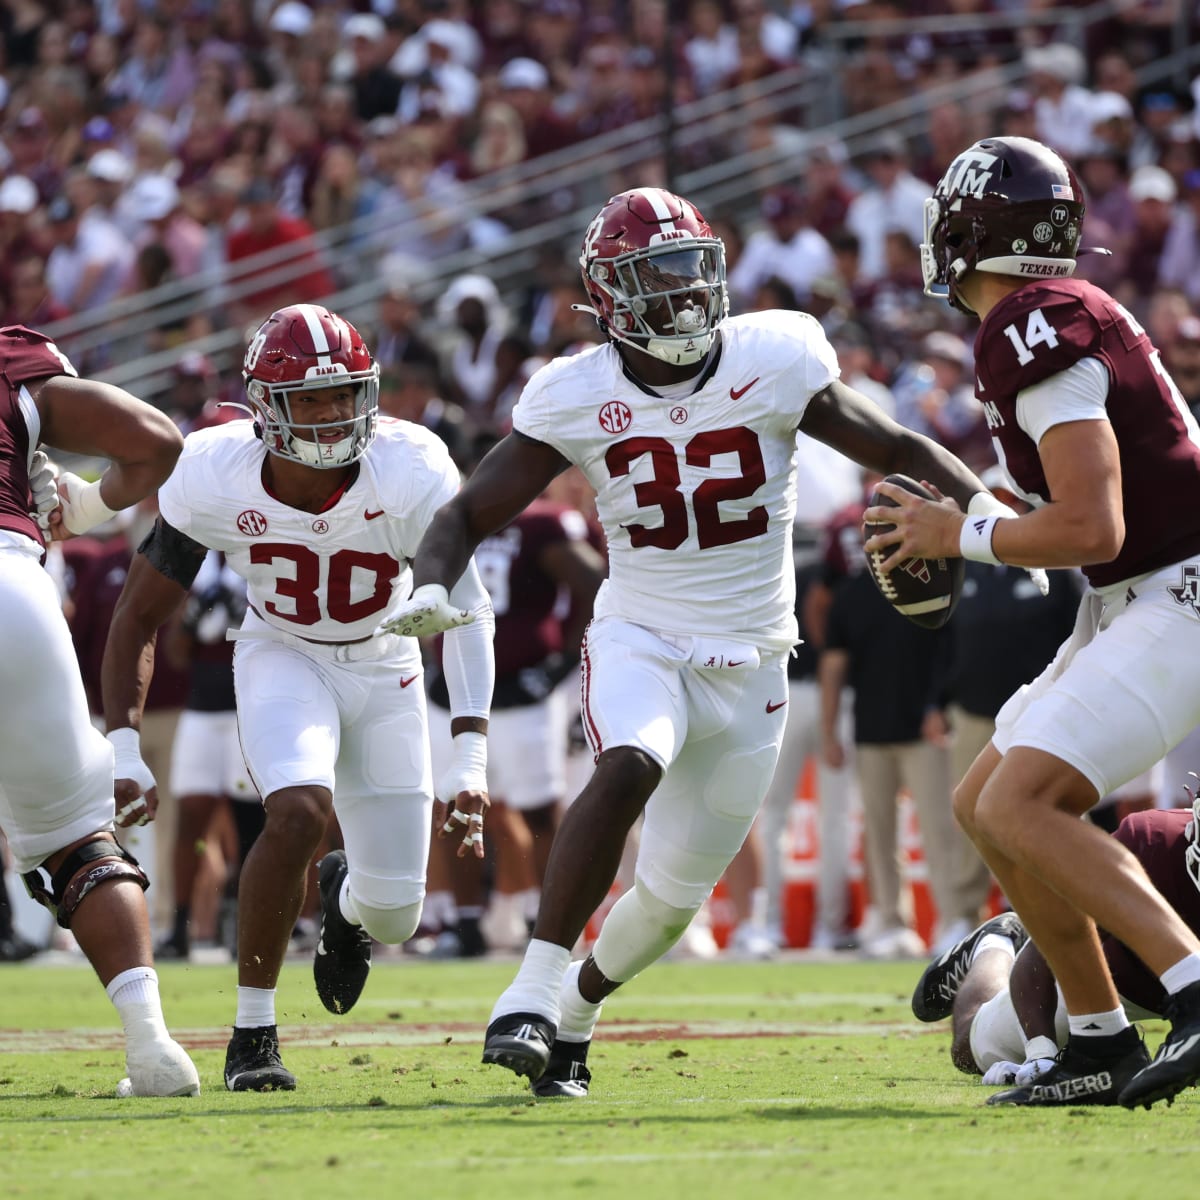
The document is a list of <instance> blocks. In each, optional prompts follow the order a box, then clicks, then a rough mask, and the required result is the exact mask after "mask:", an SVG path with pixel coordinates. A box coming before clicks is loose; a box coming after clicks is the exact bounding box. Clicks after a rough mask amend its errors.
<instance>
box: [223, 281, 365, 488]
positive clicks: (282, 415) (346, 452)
mask: <svg viewBox="0 0 1200 1200" xmlns="http://www.w3.org/2000/svg"><path fill="white" fill-rule="evenodd" d="M242 378H243V379H244V380H245V381H246V398H247V399H248V400H249V402H250V406H251V408H252V409H253V410H254V417H255V420H256V421H257V422H258V423H259V425H260V427H261V429H262V439H263V443H264V444H265V445H266V447H267V449H268V450H269V451H270V452H271V453H272V454H278V455H279V457H280V458H287V459H291V461H292V462H298V463H303V464H304V465H305V466H308V467H341V466H345V465H346V464H347V463H352V462H355V461H356V460H357V459H359V458H361V457H362V456H363V454H365V453H366V449H367V447H368V446H369V445H370V444H371V442H372V441H373V440H374V438H375V422H376V417H377V415H378V412H379V367H378V365H377V364H376V363H375V362H374V361H373V360H372V358H371V353H370V351H369V350H368V349H367V347H366V343H364V342H363V340H362V338H361V337H360V336H359V332H358V330H357V329H355V328H354V326H353V325H351V324H350V322H349V321H347V320H345V318H343V317H339V316H338V315H337V314H336V313H332V312H330V311H329V309H327V308H322V307H320V306H319V305H316V304H291V305H288V307H287V308H281V309H279V310H278V311H277V312H273V313H272V314H271V315H270V316H269V317H268V318H267V319H266V320H265V321H264V322H263V323H262V324H261V325H260V326H259V327H258V331H257V332H256V333H255V335H254V336H253V337H252V338H251V339H250V344H249V346H247V347H246V358H245V361H244V363H243V365H242ZM346 386H350V387H353V388H354V390H355V402H354V416H353V417H351V418H350V419H349V420H347V421H334V422H331V423H329V424H325V425H320V426H313V425H305V424H297V423H296V422H295V421H294V419H293V416H292V410H291V401H290V397H291V396H292V395H294V394H295V393H297V392H311V391H315V390H316V389H318V388H331V387H346ZM318 429H319V430H320V432H321V433H323V434H328V433H329V432H330V431H331V430H337V429H342V430H343V436H342V437H341V438H340V439H339V440H338V441H327V440H318V438H317V436H316V431H317V430H318Z"/></svg>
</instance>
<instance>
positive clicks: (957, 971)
mask: <svg viewBox="0 0 1200 1200" xmlns="http://www.w3.org/2000/svg"><path fill="white" fill-rule="evenodd" d="M989 933H994V934H998V935H999V936H1000V937H1006V938H1008V940H1009V941H1010V942H1012V944H1013V950H1014V951H1017V950H1020V949H1021V947H1022V946H1024V945H1025V943H1026V942H1027V941H1028V940H1029V934H1027V933H1026V932H1025V926H1024V925H1022V924H1021V918H1020V917H1018V916H1017V914H1016V913H1014V912H1002V913H1000V914H999V916H995V917H992V919H991V920H990V921H984V923H983V924H982V925H979V926H977V927H976V928H975V929H973V930H972V931H971V932H970V933H968V934H967V936H966V937H965V938H963V939H962V941H960V942H955V943H954V945H953V946H951V947H950V949H949V950H947V951H946V953H945V954H943V955H942V956H941V958H938V959H935V960H934V961H933V962H931V963H930V964H929V966H927V967H926V968H925V973H924V974H923V975H922V976H921V978H920V979H919V980H918V982H917V986H916V989H915V991H914V992H913V994H912V1010H913V1016H914V1017H916V1018H917V1020H918V1021H942V1020H945V1018H946V1017H948V1016H949V1015H950V1013H951V1012H952V1011H953V1009H954V997H955V996H957V995H958V989H959V988H960V987H962V981H963V980H964V979H965V978H966V975H967V972H968V971H969V970H970V969H971V955H972V954H973V953H974V952H975V947H976V946H978V945H979V943H980V941H981V940H982V939H983V938H984V937H986V936H987V935H988V934H989Z"/></svg>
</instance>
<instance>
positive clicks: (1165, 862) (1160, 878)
mask: <svg viewBox="0 0 1200 1200" xmlns="http://www.w3.org/2000/svg"><path fill="white" fill-rule="evenodd" d="M1191 819H1192V810H1191V809H1190V808H1171V809H1159V810H1152V811H1150V812H1139V813H1133V814H1132V815H1131V816H1128V817H1126V818H1125V820H1124V821H1122V822H1121V824H1120V827H1119V828H1118V829H1117V832H1116V835H1115V836H1116V838H1117V840H1118V841H1119V842H1120V843H1121V844H1122V845H1123V846H1125V847H1126V848H1127V849H1129V850H1131V851H1132V852H1133V853H1134V854H1135V855H1136V856H1137V860H1138V862H1140V863H1141V864H1142V866H1143V867H1144V868H1145V869H1146V874H1147V875H1149V876H1150V882H1151V883H1152V884H1154V886H1155V887H1156V888H1158V890H1159V891H1160V892H1161V893H1162V894H1163V896H1164V897H1165V899H1166V901H1167V903H1168V904H1170V906H1171V907H1172V908H1173V909H1174V910H1175V911H1176V912H1177V913H1178V914H1179V915H1180V916H1181V917H1182V918H1183V920H1184V922H1185V923H1186V924H1187V925H1188V926H1189V927H1190V928H1191V929H1192V930H1193V931H1194V932H1195V933H1198V934H1200V891H1198V890H1197V889H1196V885H1195V884H1194V883H1193V882H1192V880H1191V877H1190V876H1189V875H1188V873H1187V865H1186V859H1185V858H1184V851H1185V850H1186V849H1187V845H1188V842H1187V838H1186V837H1185V836H1184V832H1183V831H1184V829H1186V827H1187V823H1188V822H1189V821H1190V820H1191ZM1100 940H1101V945H1102V946H1103V947H1104V957H1105V958H1106V959H1107V960H1108V967H1109V970H1110V971H1112V977H1113V983H1115V984H1116V986H1117V991H1118V992H1120V993H1121V995H1122V996H1123V997H1124V998H1125V999H1126V1000H1132V1001H1133V1003H1134V1004H1138V1005H1141V1007H1142V1008H1145V1009H1147V1010H1149V1011H1150V1012H1153V1013H1159V1014H1161V1013H1162V1006H1163V999H1164V996H1165V992H1164V991H1163V985H1162V984H1161V983H1160V982H1159V980H1158V976H1157V975H1155V974H1154V972H1153V971H1151V970H1150V969H1149V968H1148V967H1147V966H1145V964H1143V962H1142V960H1141V959H1140V958H1138V957H1137V956H1136V955H1135V954H1134V953H1133V952H1132V951H1131V950H1130V949H1129V948H1128V947H1127V946H1125V945H1124V944H1123V943H1122V942H1118V941H1117V939H1116V938H1115V937H1112V936H1111V935H1110V934H1107V933H1104V934H1102V935H1101V939H1100Z"/></svg>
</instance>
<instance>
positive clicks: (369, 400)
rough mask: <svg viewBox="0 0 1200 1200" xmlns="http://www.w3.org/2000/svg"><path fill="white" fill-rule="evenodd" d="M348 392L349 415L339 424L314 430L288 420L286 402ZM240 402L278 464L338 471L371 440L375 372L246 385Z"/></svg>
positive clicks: (325, 424) (376, 383)
mask: <svg viewBox="0 0 1200 1200" xmlns="http://www.w3.org/2000/svg"><path fill="white" fill-rule="evenodd" d="M344 387H349V388H351V389H353V391H354V415H353V416H352V417H349V418H348V419H347V420H344V421H328V422H323V423H322V424H319V425H308V424H304V423H303V422H297V421H296V420H295V419H294V417H293V415H292V404H291V397H292V396H295V395H297V394H299V393H312V392H314V391H320V390H322V389H324V388H344ZM246 396H247V398H248V399H249V401H250V403H251V404H252V405H253V407H254V411H255V417H256V418H257V420H258V423H259V425H260V426H261V428H262V439H263V443H264V444H265V445H266V447H267V449H268V450H269V451H270V452H271V453H272V454H277V455H278V456H279V457H280V458H286V459H288V460H289V461H291V462H297V463H302V464H303V465H304V466H306V467H344V466H347V465H349V464H350V463H353V462H357V461H358V460H359V459H360V458H362V456H363V455H364V454H365V453H366V452H367V447H368V446H370V444H371V443H372V442H373V441H374V440H375V431H376V421H377V419H378V414H379V367H378V365H377V364H376V363H372V364H371V367H370V369H369V370H367V371H357V372H354V373H351V372H349V371H346V370H345V369H344V368H343V369H342V371H341V374H340V375H339V374H334V375H328V374H323V375H322V376H321V377H320V379H319V380H305V379H301V380H297V381H295V382H292V383H275V384H266V383H263V382H262V381H260V380H257V379H251V380H249V381H248V382H247V384H246ZM335 430H340V431H342V437H341V438H339V439H338V440H337V441H322V440H319V439H318V436H317V435H318V434H328V433H330V432H331V431H335Z"/></svg>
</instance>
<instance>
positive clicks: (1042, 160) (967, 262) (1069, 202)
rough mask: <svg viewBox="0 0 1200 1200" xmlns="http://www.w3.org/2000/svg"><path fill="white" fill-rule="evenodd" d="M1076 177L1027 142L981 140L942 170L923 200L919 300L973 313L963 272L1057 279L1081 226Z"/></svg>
mask: <svg viewBox="0 0 1200 1200" xmlns="http://www.w3.org/2000/svg"><path fill="white" fill-rule="evenodd" d="M1083 213H1084V203H1083V190H1082V189H1081V188H1080V186H1079V180H1078V179H1076V177H1075V172H1074V171H1072V170H1071V168H1070V167H1069V166H1067V164H1066V162H1064V161H1063V159H1062V158H1061V157H1060V156H1059V155H1058V154H1057V153H1056V152H1055V151H1053V150H1051V149H1050V147H1049V146H1044V145H1042V143H1041V142H1035V141H1034V140H1033V139H1032V138H1021V137H996V138H984V139H983V140H982V141H979V142H976V143H975V145H973V146H971V147H970V148H968V149H967V150H964V151H963V152H962V153H961V154H960V155H958V157H957V158H955V160H954V161H953V162H952V163H951V164H950V166H949V167H948V168H947V170H946V173H945V175H943V176H942V178H941V181H940V182H939V183H938V185H937V188H936V189H935V190H934V193H933V195H932V196H931V197H930V198H929V199H928V200H926V201H925V241H924V242H923V243H922V245H921V271H922V274H923V275H924V276H925V294H926V295H927V296H940V297H941V298H942V299H945V300H949V302H950V303H951V304H952V305H954V307H955V308H958V309H961V310H962V311H963V312H970V311H971V309H970V308H969V307H968V306H967V305H966V304H965V303H964V301H963V299H962V297H961V296H960V295H959V292H958V286H957V285H958V283H959V282H960V281H961V280H962V279H963V278H964V277H965V276H966V274H967V273H968V272H969V271H993V272H995V273H996V274H999V275H1017V276H1020V277H1021V278H1023V279H1060V278H1063V277H1064V276H1067V275H1070V274H1071V273H1072V272H1073V271H1074V270H1075V257H1076V255H1077V253H1078V252H1079V235H1080V231H1081V229H1082V227H1083Z"/></svg>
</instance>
